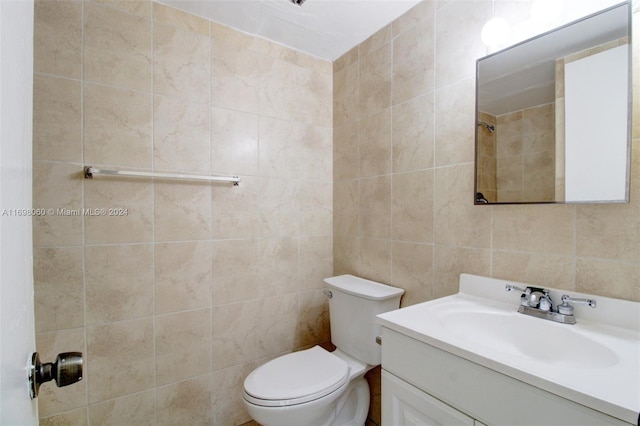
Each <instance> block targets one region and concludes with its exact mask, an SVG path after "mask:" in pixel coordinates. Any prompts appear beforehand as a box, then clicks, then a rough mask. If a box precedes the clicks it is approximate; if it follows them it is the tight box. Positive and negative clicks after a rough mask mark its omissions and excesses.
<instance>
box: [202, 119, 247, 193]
mask: <svg viewBox="0 0 640 426" xmlns="http://www.w3.org/2000/svg"><path fill="white" fill-rule="evenodd" d="M258 125H259V117H258V115H255V114H249V113H245V112H240V111H232V110H228V109H222V108H212V109H211V169H212V171H213V172H215V173H228V174H232V175H246V174H249V175H255V174H256V173H257V172H258V152H259V151H258V146H259V143H258V131H259V130H258V129H259V127H258ZM243 186H246V185H243ZM234 189H235V188H234Z"/></svg>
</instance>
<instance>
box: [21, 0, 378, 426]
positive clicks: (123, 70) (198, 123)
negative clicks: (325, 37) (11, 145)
mask: <svg viewBox="0 0 640 426" xmlns="http://www.w3.org/2000/svg"><path fill="white" fill-rule="evenodd" d="M35 12H36V22H35V38H36V43H35V75H34V83H35V90H34V92H35V95H34V98H35V99H34V206H36V207H43V208H53V209H58V208H64V209H68V210H70V211H71V210H74V209H82V208H123V209H127V214H126V215H124V216H112V217H103V216H100V217H90V216H82V215H78V216H70V215H69V216H64V215H62V214H59V215H56V214H53V215H47V216H45V217H39V218H37V219H36V220H35V221H34V268H35V301H36V324H37V325H36V327H37V349H38V351H39V352H40V354H41V357H42V358H43V359H45V360H52V359H53V358H55V356H56V354H57V353H58V352H64V351H69V350H80V351H82V352H84V355H85V362H86V364H85V377H84V380H83V381H81V382H80V383H78V384H75V385H73V386H71V387H68V388H65V389H58V388H56V387H55V386H52V385H45V386H43V387H42V388H41V395H40V397H39V407H40V416H41V422H42V424H88V423H91V424H100V425H109V424H111V425H123V424H149V425H153V424H174V425H178V424H180V425H182V424H216V425H232V424H241V423H244V422H246V421H248V420H249V417H248V415H247V414H246V412H245V411H244V409H243V408H242V405H241V400H240V398H241V389H242V388H241V383H242V380H244V377H245V376H246V374H247V373H248V372H249V371H251V370H252V369H253V368H255V367H256V366H257V365H258V364H259V363H262V362H264V361H265V360H268V359H270V358H272V357H274V356H276V355H279V354H282V353H285V352H289V351H292V350H296V349H300V348H305V347H309V346H311V345H314V344H317V343H319V342H325V341H328V340H329V330H328V315H327V303H326V298H325V297H324V295H322V293H321V291H320V288H321V287H322V284H323V282H322V279H323V278H324V277H327V276H330V275H331V274H332V271H333V252H332V247H333V240H332V233H333V228H332V221H333V189H332V188H333V187H332V179H333V177H332V169H333V164H332V145H333V129H332V109H333V104H332V91H333V78H332V65H331V63H329V62H324V61H321V60H318V59H314V58H312V57H309V56H305V55H303V54H300V53H296V52H294V51H292V50H289V49H286V48H283V47H281V46H278V45H275V44H272V43H270V42H267V41H265V40H262V39H258V38H254V37H251V36H247V35H245V34H242V33H239V32H237V31H233V30H230V29H228V28H226V27H223V26H220V25H217V24H214V23H210V22H209V21H206V20H203V19H201V18H198V17H195V16H193V15H189V14H186V13H183V12H180V11H177V10H175V9H171V8H168V7H165V6H162V5H159V4H155V3H151V2H150V1H146V0H140V1H49V0H37V1H36V10H35ZM83 164H88V165H89V164H90V165H94V166H104V167H105V168H107V167H114V168H135V169H143V170H158V171H180V172H185V173H189V172H191V173H200V174H209V173H230V174H238V175H240V176H241V177H242V179H243V180H242V183H241V184H240V186H237V187H233V186H230V185H226V184H223V185H216V184H201V183H185V182H175V181H161V180H157V181H155V182H154V181H152V180H133V179H109V178H100V177H96V178H94V179H93V180H85V179H83V177H82V167H83ZM372 166H375V165H374V164H373V163H372Z"/></svg>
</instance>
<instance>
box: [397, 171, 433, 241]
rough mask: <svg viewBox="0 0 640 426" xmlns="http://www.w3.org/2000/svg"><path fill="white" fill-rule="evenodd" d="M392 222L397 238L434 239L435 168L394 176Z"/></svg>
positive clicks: (413, 239)
mask: <svg viewBox="0 0 640 426" xmlns="http://www.w3.org/2000/svg"><path fill="white" fill-rule="evenodd" d="M392 179H393V182H392V188H391V192H392V194H393V195H392V202H391V214H392V218H391V223H392V225H391V226H392V237H393V239H394V240H400V241H413V242H432V241H433V193H434V192H433V188H434V173H433V170H426V171H421V172H412V173H398V174H394V175H393V178H392Z"/></svg>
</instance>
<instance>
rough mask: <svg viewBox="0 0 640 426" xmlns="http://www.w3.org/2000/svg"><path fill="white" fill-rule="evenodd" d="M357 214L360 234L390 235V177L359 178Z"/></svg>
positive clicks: (378, 236)
mask: <svg viewBox="0 0 640 426" xmlns="http://www.w3.org/2000/svg"><path fill="white" fill-rule="evenodd" d="M358 206H359V207H358V209H359V211H358V215H359V222H360V236H362V237H365V238H384V239H386V238H390V237H391V177H390V176H380V177H373V178H367V179H361V180H360V188H359V203H358Z"/></svg>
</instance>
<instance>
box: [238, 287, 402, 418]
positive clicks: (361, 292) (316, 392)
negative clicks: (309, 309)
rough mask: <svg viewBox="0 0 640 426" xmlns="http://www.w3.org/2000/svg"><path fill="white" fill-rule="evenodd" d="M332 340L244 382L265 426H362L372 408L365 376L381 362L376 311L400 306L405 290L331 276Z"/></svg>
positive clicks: (248, 401)
mask: <svg viewBox="0 0 640 426" xmlns="http://www.w3.org/2000/svg"><path fill="white" fill-rule="evenodd" d="M325 282H326V283H327V284H328V287H329V290H328V291H326V294H327V295H328V297H329V313H330V322H331V341H332V342H333V344H334V345H336V347H337V349H336V350H335V351H334V352H328V351H326V350H325V349H323V348H321V347H320V346H315V347H313V348H311V349H307V350H304V351H299V352H294V353H291V354H287V355H283V356H281V357H278V358H276V359H274V360H271V361H269V362H267V363H266V364H264V365H262V366H260V367H258V368H256V369H255V370H254V371H253V372H251V374H249V376H247V378H246V379H245V381H244V391H243V400H244V405H245V407H246V408H247V411H248V412H249V414H250V415H251V417H252V418H253V419H254V420H255V421H257V422H258V423H260V424H261V425H263V426H300V425H305V426H329V425H335V426H345V425H352V426H356V425H358V426H362V425H363V424H364V423H365V420H366V418H367V413H368V411H369V385H368V383H367V381H366V380H365V379H364V374H365V373H366V372H367V371H369V370H371V369H372V368H374V367H375V366H376V365H379V364H380V345H378V344H377V343H376V337H377V336H379V335H380V325H378V324H377V323H376V315H378V314H381V313H383V312H388V311H391V310H394V309H397V308H398V307H399V306H400V297H401V296H402V294H403V293H404V290H402V289H399V288H396V287H390V286H388V285H384V284H380V283H377V282H373V281H369V280H365V279H363V278H358V277H354V276H353V275H341V276H338V277H333V278H327V279H325Z"/></svg>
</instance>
